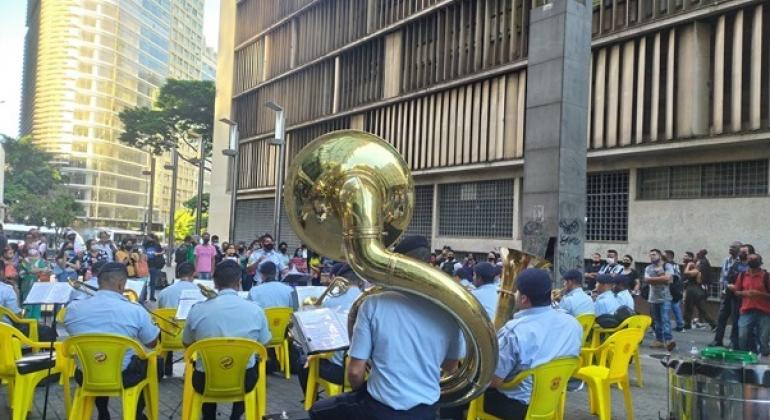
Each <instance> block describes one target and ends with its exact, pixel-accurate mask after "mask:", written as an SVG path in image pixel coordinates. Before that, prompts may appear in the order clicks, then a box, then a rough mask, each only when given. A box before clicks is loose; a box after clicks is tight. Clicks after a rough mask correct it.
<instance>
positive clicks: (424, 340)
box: [310, 236, 464, 420]
mask: <svg viewBox="0 0 770 420" xmlns="http://www.w3.org/2000/svg"><path fill="white" fill-rule="evenodd" d="M395 252H397V253H400V254H406V255H408V256H411V257H413V258H416V259H419V260H422V261H427V260H428V256H429V255H430V249H429V245H428V241H427V240H426V239H425V238H424V237H421V236H411V237H406V238H404V239H403V240H402V241H401V242H400V243H399V244H398V246H397V247H396V249H395ZM463 352H464V347H463V344H462V339H461V333H460V328H459V326H458V325H457V322H456V321H455V320H454V318H452V316H451V315H450V314H449V313H447V312H446V311H444V310H442V309H441V308H439V307H438V306H437V305H435V304H433V303H432V302H430V301H428V300H426V299H423V298H421V297H418V296H415V295H412V294H407V293H401V292H395V291H387V292H383V293H380V294H377V295H373V296H370V297H368V298H367V299H366V301H365V302H364V303H363V304H362V305H361V307H360V308H359V312H358V318H357V320H356V323H355V327H354V328H353V338H352V339H351V344H350V350H349V356H350V362H349V364H348V371H347V376H348V380H349V381H350V385H351V386H352V387H353V389H354V391H353V392H349V393H344V394H341V395H338V396H336V397H334V398H328V399H324V400H320V401H318V402H316V403H315V404H314V405H313V407H312V408H311V410H310V418H311V419H314V420H321V419H335V420H336V419H412V420H420V419H431V420H432V419H434V418H435V417H436V411H437V410H436V405H435V404H436V402H437V401H438V399H439V396H440V393H441V389H440V384H439V381H440V375H441V370H442V369H443V370H444V371H445V372H452V371H454V370H455V369H456V367H457V362H458V360H459V359H460V358H461V357H463V356H464V354H463ZM367 360H369V361H370V363H371V372H370V374H369V379H368V381H366V382H365V381H364V374H365V372H366V365H367Z"/></svg>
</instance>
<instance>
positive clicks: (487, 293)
mask: <svg viewBox="0 0 770 420" xmlns="http://www.w3.org/2000/svg"><path fill="white" fill-rule="evenodd" d="M495 277H497V267H495V266H494V265H492V264H490V263H488V262H480V263H478V264H476V265H475V266H473V285H474V286H476V289H474V290H471V294H472V295H473V296H475V297H476V299H477V300H478V301H479V303H481V306H483V307H484V310H485V311H486V312H487V315H489V319H490V320H494V319H495V311H496V310H497V289H498V286H497V285H496V284H495Z"/></svg>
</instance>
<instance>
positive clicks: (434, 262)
mask: <svg viewBox="0 0 770 420" xmlns="http://www.w3.org/2000/svg"><path fill="white" fill-rule="evenodd" d="M428 264H430V265H431V267H438V257H436V253H435V252H434V253H431V254H430V257H428Z"/></svg>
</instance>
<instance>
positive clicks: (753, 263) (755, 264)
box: [749, 260, 762, 270]
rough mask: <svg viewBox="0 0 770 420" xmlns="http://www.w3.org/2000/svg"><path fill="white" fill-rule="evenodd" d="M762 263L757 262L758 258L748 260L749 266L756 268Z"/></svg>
mask: <svg viewBox="0 0 770 420" xmlns="http://www.w3.org/2000/svg"><path fill="white" fill-rule="evenodd" d="M761 265H762V263H760V262H759V260H751V261H749V268H751V269H754V270H756V269H757V268H759V267H760V266H761Z"/></svg>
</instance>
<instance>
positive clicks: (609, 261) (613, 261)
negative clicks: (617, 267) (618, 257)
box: [607, 258, 615, 265]
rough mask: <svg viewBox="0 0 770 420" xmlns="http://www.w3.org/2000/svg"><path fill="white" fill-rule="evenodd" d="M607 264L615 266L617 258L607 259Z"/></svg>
mask: <svg viewBox="0 0 770 420" xmlns="http://www.w3.org/2000/svg"><path fill="white" fill-rule="evenodd" d="M607 264H609V265H614V264H615V258H607Z"/></svg>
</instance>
